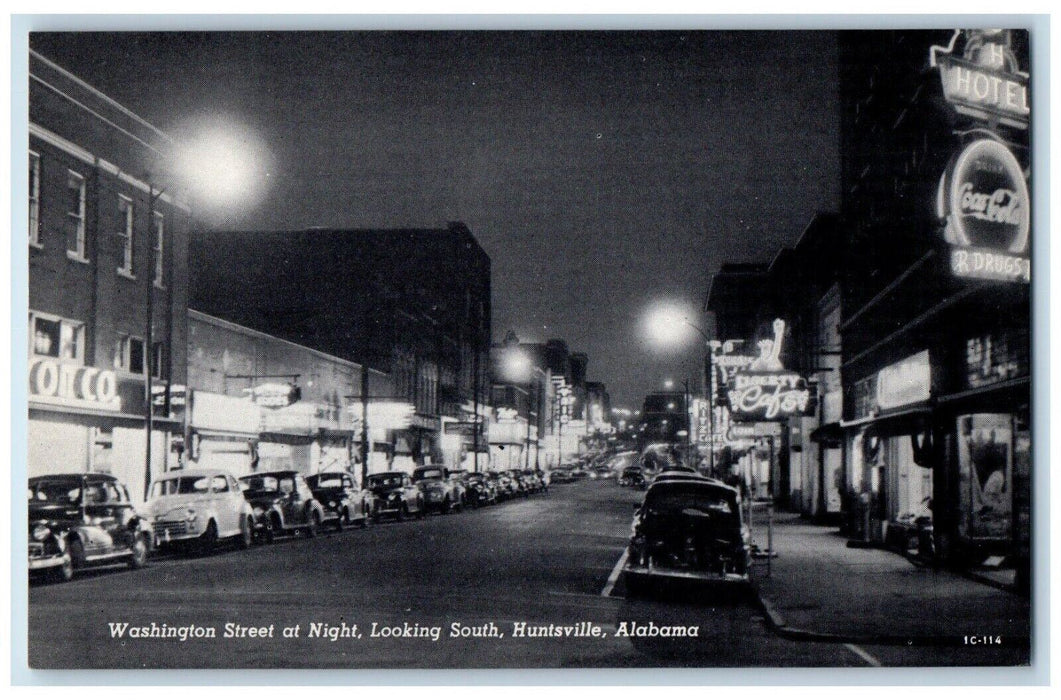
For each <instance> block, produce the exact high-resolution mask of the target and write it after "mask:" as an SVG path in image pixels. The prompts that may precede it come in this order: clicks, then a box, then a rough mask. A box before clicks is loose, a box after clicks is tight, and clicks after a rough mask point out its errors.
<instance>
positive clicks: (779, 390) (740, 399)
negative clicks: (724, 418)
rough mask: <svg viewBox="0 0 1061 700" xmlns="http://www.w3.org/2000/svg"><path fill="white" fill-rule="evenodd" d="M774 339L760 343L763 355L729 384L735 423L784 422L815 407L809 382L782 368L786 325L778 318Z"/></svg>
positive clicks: (737, 374) (736, 375)
mask: <svg viewBox="0 0 1061 700" xmlns="http://www.w3.org/2000/svg"><path fill="white" fill-rule="evenodd" d="M773 331H774V335H773V337H772V338H767V339H764V340H760V341H759V343H758V346H759V356H758V357H756V358H755V360H754V361H752V362H751V363H750V364H749V365H748V366H747V369H746V370H744V371H741V372H738V373H736V374H735V375H734V376H733V377H732V378H731V379H730V382H729V387H728V390H727V392H726V393H727V396H728V398H729V407H730V411H731V413H732V417H733V420H735V421H742V422H744V421H748V422H751V421H780V420H784V419H786V418H788V417H790V416H799V415H806V414H807V413H808V412H809V410H810V408H811V389H810V387H809V385H808V384H807V380H806V379H804V378H803V377H801V376H800V375H799V374H797V373H795V372H789V371H787V370H785V369H784V368H783V366H782V365H781V344H782V342H783V340H784V335H785V322H784V321H782V320H781V319H776V320H775V321H774V323H773Z"/></svg>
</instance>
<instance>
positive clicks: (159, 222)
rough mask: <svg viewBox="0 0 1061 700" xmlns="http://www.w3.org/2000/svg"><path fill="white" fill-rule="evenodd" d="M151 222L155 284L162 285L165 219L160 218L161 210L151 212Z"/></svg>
mask: <svg viewBox="0 0 1061 700" xmlns="http://www.w3.org/2000/svg"><path fill="white" fill-rule="evenodd" d="M151 223H152V224H153V226H152V229H153V230H154V232H155V286H156V287H162V286H163V282H164V281H165V280H163V277H162V275H163V272H162V271H163V265H162V252H163V247H164V244H165V240H164V239H165V231H166V230H165V225H164V224H165V221H164V220H163V218H162V212H157V211H155V212H151Z"/></svg>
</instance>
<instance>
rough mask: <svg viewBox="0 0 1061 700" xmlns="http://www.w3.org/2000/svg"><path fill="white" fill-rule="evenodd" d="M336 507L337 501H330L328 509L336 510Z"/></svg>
mask: <svg viewBox="0 0 1061 700" xmlns="http://www.w3.org/2000/svg"><path fill="white" fill-rule="evenodd" d="M335 506H336V503H335V501H328V507H329V508H334V507H335Z"/></svg>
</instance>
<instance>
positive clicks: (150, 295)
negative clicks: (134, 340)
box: [130, 183, 163, 500]
mask: <svg viewBox="0 0 1061 700" xmlns="http://www.w3.org/2000/svg"><path fill="white" fill-rule="evenodd" d="M147 187H148V194H147V236H146V237H145V238H146V241H145V242H146V244H147V269H146V270H144V271H143V272H142V273H141V274H142V275H143V278H144V282H146V283H147V293H146V294H145V295H144V296H145V300H144V315H145V317H146V321H145V324H144V352H143V362H144V429H145V431H146V433H147V439H146V440H145V444H144V499H145V500H146V499H147V497H148V491H149V490H150V489H151V437H152V433H153V432H154V430H155V413H154V406H153V405H152V403H153V402H154V396H153V395H152V391H151V390H152V388H153V387H152V385H151V371H152V369H153V368H154V367H153V366H154V364H155V347H154V346H155V333H154V330H155V244H154V241H152V240H151V238H152V235H151V234H152V231H151V224H152V223H153V222H154V218H155V216H154V211H155V204H156V203H158V200H159V198H160V197H162V192H163V190H158V192H157V193H156V192H155V186H154V184H151V183H149V184H148V186H147ZM130 235H134V234H133V232H130ZM130 245H132V241H130ZM135 255H136V246H133V256H134V257H135Z"/></svg>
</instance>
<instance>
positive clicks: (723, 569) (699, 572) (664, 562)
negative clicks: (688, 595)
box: [623, 476, 751, 595]
mask: <svg viewBox="0 0 1061 700" xmlns="http://www.w3.org/2000/svg"><path fill="white" fill-rule="evenodd" d="M627 552H628V556H627V561H626V565H625V566H624V568H623V572H624V576H625V577H626V578H625V581H626V586H627V590H629V591H630V592H631V593H632V594H635V595H636V594H637V593H639V592H641V591H643V590H644V589H645V587H646V584H647V583H648V582H649V581H650V580H652V579H657V578H662V579H668V578H669V579H676V578H677V579H694V580H699V581H708V582H713V583H721V584H734V585H743V584H747V583H748V581H749V578H748V577H749V571H750V569H751V555H750V548H749V542H748V530H747V528H746V527H745V525H744V522H743V520H742V513H741V507H740V494H739V493H738V492H737V490H736V489H733V488H731V487H729V486H726V485H725V484H722V483H720V482H718V481H717V480H714V479H707V478H703V477H696V476H694V477H691V478H673V479H666V480H661V481H657V482H656V483H654V484H652V485H651V486H650V487H649V489H648V492H647V493H646V494H645V500H644V502H643V503H642V504H641V505H640V506H639V507H638V509H637V510H636V511H635V516H634V523H633V536H632V537H631V539H630V544H629V547H628V549H627Z"/></svg>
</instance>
